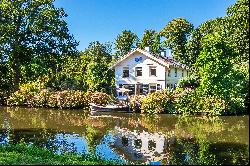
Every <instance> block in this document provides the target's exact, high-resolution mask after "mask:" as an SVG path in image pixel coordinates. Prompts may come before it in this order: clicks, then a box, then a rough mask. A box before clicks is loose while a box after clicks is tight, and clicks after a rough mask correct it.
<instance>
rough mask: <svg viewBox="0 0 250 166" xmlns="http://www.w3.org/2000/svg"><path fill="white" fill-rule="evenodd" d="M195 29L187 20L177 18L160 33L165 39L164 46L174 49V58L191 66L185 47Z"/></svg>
mask: <svg viewBox="0 0 250 166" xmlns="http://www.w3.org/2000/svg"><path fill="white" fill-rule="evenodd" d="M193 28H194V27H193V25H192V24H191V23H189V22H188V21H187V20H186V19H183V18H177V19H173V20H172V21H170V22H169V23H168V24H167V25H166V26H165V27H164V28H163V29H162V30H161V31H160V34H161V35H162V36H164V37H165V41H164V45H165V46H166V47H168V48H170V49H172V50H173V56H174V58H175V59H176V60H178V61H180V62H181V63H184V64H189V61H188V58H187V56H186V47H185V46H186V43H187V40H188V37H189V35H190V33H191V31H192V30H193Z"/></svg>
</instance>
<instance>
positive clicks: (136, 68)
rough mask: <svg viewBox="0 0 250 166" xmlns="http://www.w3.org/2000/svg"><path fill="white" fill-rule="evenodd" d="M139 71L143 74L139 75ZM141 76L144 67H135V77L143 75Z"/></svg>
mask: <svg viewBox="0 0 250 166" xmlns="http://www.w3.org/2000/svg"><path fill="white" fill-rule="evenodd" d="M138 69H140V70H138ZM138 71H140V74H141V75H138ZM141 76H142V67H135V77H141Z"/></svg>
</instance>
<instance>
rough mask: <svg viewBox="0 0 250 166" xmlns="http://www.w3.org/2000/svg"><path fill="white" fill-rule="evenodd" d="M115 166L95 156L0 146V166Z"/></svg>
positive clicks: (24, 145) (23, 146)
mask: <svg viewBox="0 0 250 166" xmlns="http://www.w3.org/2000/svg"><path fill="white" fill-rule="evenodd" d="M27 164H28V165H30V164H31V165H33V164H34V165H117V164H119V163H118V162H116V161H106V160H102V159H100V158H98V157H97V156H95V155H91V154H89V155H79V154H71V153H65V154H60V155H59V154H54V153H53V152H51V151H49V150H47V149H44V148H39V147H36V146H28V145H26V144H16V145H5V146H1V145H0V165H27Z"/></svg>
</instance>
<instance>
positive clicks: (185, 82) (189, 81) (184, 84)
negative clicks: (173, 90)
mask: <svg viewBox="0 0 250 166" xmlns="http://www.w3.org/2000/svg"><path fill="white" fill-rule="evenodd" d="M198 86H199V78H198V76H197V75H195V74H192V75H189V76H187V77H183V78H181V79H180V80H179V82H178V83H177V87H179V88H196V87H198Z"/></svg>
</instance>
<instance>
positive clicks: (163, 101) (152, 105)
mask: <svg viewBox="0 0 250 166" xmlns="http://www.w3.org/2000/svg"><path fill="white" fill-rule="evenodd" d="M172 111H173V94H172V93H171V92H170V91H169V90H163V91H162V92H161V91H156V92H153V93H150V94H148V95H147V96H146V97H145V98H143V100H142V104H141V112H142V113H149V114H155V113H163V112H168V113H170V112H172Z"/></svg>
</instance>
